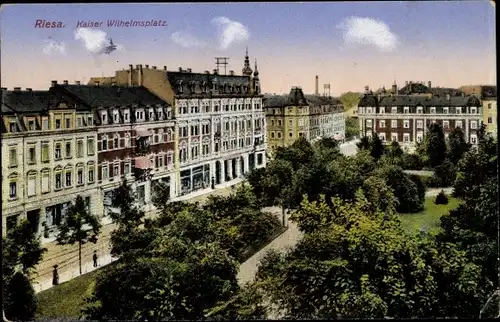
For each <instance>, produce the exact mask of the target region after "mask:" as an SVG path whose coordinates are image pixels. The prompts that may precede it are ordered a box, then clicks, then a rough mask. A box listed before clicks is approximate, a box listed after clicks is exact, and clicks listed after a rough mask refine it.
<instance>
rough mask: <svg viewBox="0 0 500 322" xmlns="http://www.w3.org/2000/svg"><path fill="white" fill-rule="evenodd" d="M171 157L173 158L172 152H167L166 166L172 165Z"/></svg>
mask: <svg viewBox="0 0 500 322" xmlns="http://www.w3.org/2000/svg"><path fill="white" fill-rule="evenodd" d="M172 159H173V154H172V153H169V154H167V166H171V165H172V163H173V161H172Z"/></svg>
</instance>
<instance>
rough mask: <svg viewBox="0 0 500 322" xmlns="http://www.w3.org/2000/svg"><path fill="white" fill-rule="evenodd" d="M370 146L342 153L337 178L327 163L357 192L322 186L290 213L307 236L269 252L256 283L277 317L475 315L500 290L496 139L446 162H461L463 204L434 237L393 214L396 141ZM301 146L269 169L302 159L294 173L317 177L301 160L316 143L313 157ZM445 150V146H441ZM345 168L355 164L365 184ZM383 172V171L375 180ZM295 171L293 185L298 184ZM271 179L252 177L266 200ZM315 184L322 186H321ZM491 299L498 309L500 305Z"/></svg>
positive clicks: (398, 197)
mask: <svg viewBox="0 0 500 322" xmlns="http://www.w3.org/2000/svg"><path fill="white" fill-rule="evenodd" d="M431 131H432V129H431ZM436 132H439V131H436ZM374 141H375V142H373V141H371V142H370V141H368V144H366V141H362V142H361V144H360V153H359V154H358V155H357V156H355V157H349V158H347V159H348V160H349V161H350V162H347V163H343V157H336V160H337V162H336V163H337V164H342V166H343V167H344V168H345V171H344V172H343V173H342V174H340V173H339V174H336V175H333V176H331V175H330V174H328V171H326V170H327V169H329V167H328V166H326V167H325V172H324V173H325V174H327V176H328V179H326V180H328V181H329V182H330V184H332V182H334V183H333V184H334V185H341V184H342V183H343V180H344V179H343V178H344V177H343V176H348V177H349V179H350V180H349V182H350V183H351V189H354V190H355V193H354V196H352V195H350V193H351V192H350V191H349V190H346V191H349V192H348V193H345V191H344V194H342V193H340V194H335V195H333V196H332V194H329V193H330V191H329V190H327V189H325V190H323V192H322V193H321V194H320V196H319V197H317V196H316V195H315V194H308V195H307V196H306V197H304V198H303V199H302V202H301V203H300V204H299V205H298V206H295V208H296V210H294V211H293V214H292V220H293V221H294V222H296V224H297V225H298V227H299V228H300V230H301V231H302V232H303V233H304V237H303V238H302V239H301V240H300V241H299V243H298V244H297V245H296V246H295V247H293V248H292V249H291V250H290V251H289V252H286V253H284V254H280V253H275V252H271V253H268V255H267V256H266V258H265V259H264V260H263V261H262V262H261V265H260V268H259V270H258V273H257V279H256V281H255V282H254V283H253V285H252V287H253V288H255V289H256V290H257V292H258V293H259V294H260V295H261V296H262V298H263V299H264V302H265V303H267V305H266V308H267V309H268V311H274V312H273V316H274V317H283V318H293V319H334V318H384V317H391V318H429V317H470V318H474V317H476V318H477V317H478V315H479V313H480V311H481V309H483V306H484V304H485V303H486V302H487V299H488V296H490V295H491V294H492V293H493V290H494V289H495V288H496V287H498V283H497V269H498V267H497V261H496V259H495V258H496V257H495V256H496V254H497V244H496V234H497V227H498V222H497V219H498V216H497V211H498V180H497V148H498V143H497V141H496V140H494V139H492V138H490V137H486V136H485V135H484V131H480V135H479V144H478V147H477V148H473V149H469V148H467V149H466V150H465V151H464V152H463V153H462V154H461V155H460V157H459V158H457V159H455V160H454V159H451V158H450V159H449V160H450V162H456V163H455V164H456V168H455V169H456V170H455V171H456V179H455V180H454V181H453V184H454V191H455V192H454V194H455V195H456V196H457V197H459V198H461V199H462V203H461V204H460V206H458V207H457V208H456V209H454V210H452V211H451V212H450V213H449V214H445V215H444V216H443V217H442V218H441V231H440V232H439V233H438V234H437V235H430V234H427V233H425V232H420V233H416V234H411V233H409V232H407V231H405V230H403V229H402V228H401V223H400V221H399V218H398V216H397V208H398V206H399V204H400V203H401V202H402V201H403V200H404V198H405V197H407V196H406V195H405V194H404V193H401V191H399V192H398V190H397V189H395V186H393V185H392V184H391V181H392V179H391V176H390V173H391V172H393V171H394V172H396V171H399V170H396V169H398V168H399V165H398V164H397V162H395V160H394V157H395V156H398V155H399V156H400V157H401V156H404V154H403V153H402V151H399V150H398V147H397V144H393V145H392V146H390V147H383V146H382V149H383V153H380V152H377V149H380V148H381V145H378V143H377V141H376V139H375V140H374ZM363 142H365V143H363ZM427 142H429V145H430V147H427V150H424V151H425V153H429V152H430V151H432V150H433V149H434V151H437V150H438V149H437V145H438V144H437V143H436V142H435V141H434V140H433V139H431V138H427ZM299 144H301V145H303V146H307V145H306V144H305V142H301V143H300V142H299V143H297V144H296V145H295V146H292V147H290V148H287V149H283V150H282V151H281V152H280V153H278V154H277V155H276V158H275V159H274V160H273V161H271V162H270V163H269V167H270V168H272V167H274V166H277V165H278V164H281V168H282V169H283V168H286V167H284V166H283V164H284V163H285V164H286V162H285V161H287V162H290V163H291V165H290V167H291V168H293V164H294V162H293V161H292V160H297V161H298V162H297V163H296V165H298V164H301V163H302V164H303V163H304V162H306V163H305V164H306V166H305V169H302V170H300V169H301V167H300V166H299V170H297V171H305V170H306V169H311V170H310V171H312V172H313V171H314V169H315V167H317V165H314V163H310V162H311V161H310V159H309V160H307V159H302V157H306V156H309V158H313V156H314V153H319V152H315V151H314V147H312V151H309V152H310V153H307V154H306V153H299V152H297V149H298V148H299V147H298V145H299ZM434 144H435V145H434ZM448 144H449V143H448ZM448 146H449V145H448ZM443 149H444V148H443V145H441V148H440V149H439V150H441V152H442V150H443ZM299 151H300V149H299ZM302 151H304V149H302ZM379 151H380V150H379ZM445 151H446V150H445ZM292 155H293V157H291V156H292ZM331 155H334V154H333V153H332V154H331ZM441 155H442V154H441ZM452 155H458V152H457V151H450V150H448V151H447V152H446V153H445V154H444V157H443V156H441V159H438V158H436V159H435V160H434V161H428V162H429V165H430V166H434V167H438V166H439V165H442V164H443V163H444V162H445V161H446V158H448V157H451V156H452ZM375 159H377V161H374V160H375ZM368 160H369V161H368ZM437 160H440V161H439V162H438V161H437ZM452 160H453V161H452ZM323 161H324V160H323ZM318 163H319V162H318ZM395 163H396V164H395ZM349 164H355V165H356V167H357V169H358V173H359V176H360V177H358V180H359V181H356V180H355V176H354V175H353V173H351V172H350V170H349ZM379 170H381V171H382V172H383V173H385V175H382V176H379V175H378V174H379V173H380V172H379ZM289 171H292V172H293V170H289ZM283 173H286V171H283ZM297 173H298V172H294V175H292V177H291V178H292V179H291V180H290V179H289V180H288V182H291V183H292V185H291V186H292V187H293V184H294V182H295V180H297V179H295V178H296V177H297V176H298V174H297ZM387 174H389V175H387ZM271 175H272V172H271V173H263V174H262V177H260V178H259V180H254V181H253V182H254V184H256V186H257V187H259V188H258V191H263V195H264V196H266V194H267V193H268V192H272V193H275V191H276V190H272V189H270V188H269V187H266V182H267V181H266V176H271ZM401 178H402V177H399V179H400V180H401ZM319 179H320V178H319V177H318V178H316V180H319ZM310 182H311V184H313V185H314V183H316V184H317V185H318V186H320V185H321V186H324V184H323V183H322V182H321V181H314V180H311V181H310ZM259 183H263V184H261V186H262V185H264V187H261V186H259V185H258V184H259ZM358 183H361V184H360V185H358ZM317 189H319V188H318V187H311V188H310V189H309V191H317ZM329 189H331V188H329ZM424 189H425V188H424ZM292 190H293V188H292ZM351 191H352V190H351ZM406 191H407V192H408V191H409V190H408V189H406ZM272 199H273V198H271V200H272ZM403 202H405V201H403ZM491 303H496V304H497V305H498V301H492V302H491ZM484 309H485V310H484V312H483V315H486V316H488V314H491V313H492V311H496V310H497V309H498V308H496V307H494V306H486V307H484ZM495 314H496V312H495Z"/></svg>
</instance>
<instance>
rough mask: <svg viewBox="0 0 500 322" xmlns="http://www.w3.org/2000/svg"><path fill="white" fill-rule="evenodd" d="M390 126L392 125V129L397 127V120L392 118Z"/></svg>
mask: <svg viewBox="0 0 500 322" xmlns="http://www.w3.org/2000/svg"><path fill="white" fill-rule="evenodd" d="M391 127H392V128H393V129H395V128H397V127H398V120H392V121H391Z"/></svg>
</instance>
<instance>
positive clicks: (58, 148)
mask: <svg viewBox="0 0 500 322" xmlns="http://www.w3.org/2000/svg"><path fill="white" fill-rule="evenodd" d="M54 158H55V159H56V160H61V143H56V147H55V149H54Z"/></svg>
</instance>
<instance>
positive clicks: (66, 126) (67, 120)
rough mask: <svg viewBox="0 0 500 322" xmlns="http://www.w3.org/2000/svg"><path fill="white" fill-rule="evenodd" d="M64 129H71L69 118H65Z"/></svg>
mask: <svg viewBox="0 0 500 322" xmlns="http://www.w3.org/2000/svg"><path fill="white" fill-rule="evenodd" d="M65 128H67V129H70V128H71V118H69V117H67V118H66V124H65Z"/></svg>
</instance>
